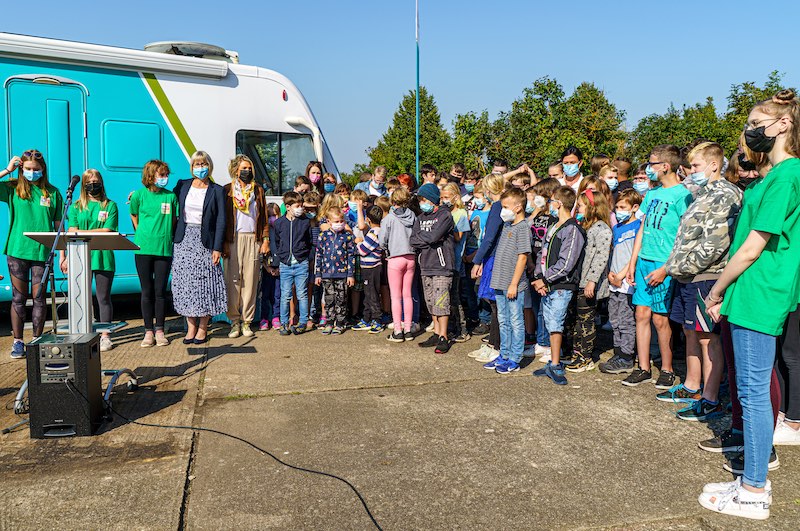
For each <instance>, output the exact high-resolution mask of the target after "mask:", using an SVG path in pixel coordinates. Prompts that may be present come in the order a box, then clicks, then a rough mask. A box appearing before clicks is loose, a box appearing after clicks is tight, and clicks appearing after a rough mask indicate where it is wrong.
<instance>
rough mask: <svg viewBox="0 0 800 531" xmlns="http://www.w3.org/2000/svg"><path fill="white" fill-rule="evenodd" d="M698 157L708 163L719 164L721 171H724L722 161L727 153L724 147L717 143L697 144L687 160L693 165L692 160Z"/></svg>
mask: <svg viewBox="0 0 800 531" xmlns="http://www.w3.org/2000/svg"><path fill="white" fill-rule="evenodd" d="M698 156H699V157H703V160H704V161H706V162H712V161H713V162H716V163H717V164H719V169H720V170H721V169H722V161H723V159H724V158H725V153H724V152H723V151H722V146H720V145H719V144H717V143H716V142H703V143H702V144H697V145H696V146H695V147H694V148H692V150H691V151H690V152H689V154H688V155H687V156H686V160H688V161H689V162H690V163H691V161H692V159H693V158H695V157H698Z"/></svg>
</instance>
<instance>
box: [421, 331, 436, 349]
mask: <svg viewBox="0 0 800 531" xmlns="http://www.w3.org/2000/svg"><path fill="white" fill-rule="evenodd" d="M438 344H439V336H437V335H436V334H431V337H429V338H428V339H426V340H425V341H420V342H419V343H417V345H419V346H420V347H422V348H431V347H435V346H437V345H438Z"/></svg>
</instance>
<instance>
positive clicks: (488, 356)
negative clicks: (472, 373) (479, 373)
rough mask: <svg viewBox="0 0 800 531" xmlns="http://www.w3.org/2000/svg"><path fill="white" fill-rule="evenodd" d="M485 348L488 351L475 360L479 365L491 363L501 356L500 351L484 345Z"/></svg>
mask: <svg viewBox="0 0 800 531" xmlns="http://www.w3.org/2000/svg"><path fill="white" fill-rule="evenodd" d="M484 348H485V349H486V350H485V351H484V352H483V353H482V354H481V355H480V356H478V357H477V358H475V361H477V362H478V363H489V362H490V361H494V360H495V359H496V358H497V356H499V355H500V351H499V350H495V349H493V348H492V347H490V346H489V345H484Z"/></svg>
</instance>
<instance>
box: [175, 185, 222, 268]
mask: <svg viewBox="0 0 800 531" xmlns="http://www.w3.org/2000/svg"><path fill="white" fill-rule="evenodd" d="M193 180H194V179H181V180H180V181H178V184H176V185H175V189H174V190H173V192H175V195H177V196H178V207H179V208H180V212H179V215H178V223H177V225H175V238H174V240H173V241H174V242H175V243H180V242H182V241H183V235H184V233H185V232H186V221H184V220H185V217H184V209H185V208H186V196H187V195H188V194H189V188H191V187H192V181H193ZM200 240H201V241H202V242H203V247H205V248H206V249H210V250H212V251H219V252H222V251H223V245H224V243H225V192H224V191H223V190H222V187H221V186H220V185H218V184H214V183H212V182H209V183H208V192H206V198H205V200H204V201H203V219H202V220H201V222H200Z"/></svg>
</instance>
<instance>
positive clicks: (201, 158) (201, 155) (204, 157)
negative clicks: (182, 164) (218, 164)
mask: <svg viewBox="0 0 800 531" xmlns="http://www.w3.org/2000/svg"><path fill="white" fill-rule="evenodd" d="M195 162H203V163H205V164H208V178H209V179H211V181H212V182H213V181H214V179H213V178H212V176H213V175H214V162H213V161H212V160H211V155H209V154H208V153H206V152H205V151H195V152H194V153H193V154H192V158H191V159H190V160H189V171H191V169H192V168H194V164H195ZM251 164H252V162H251Z"/></svg>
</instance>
